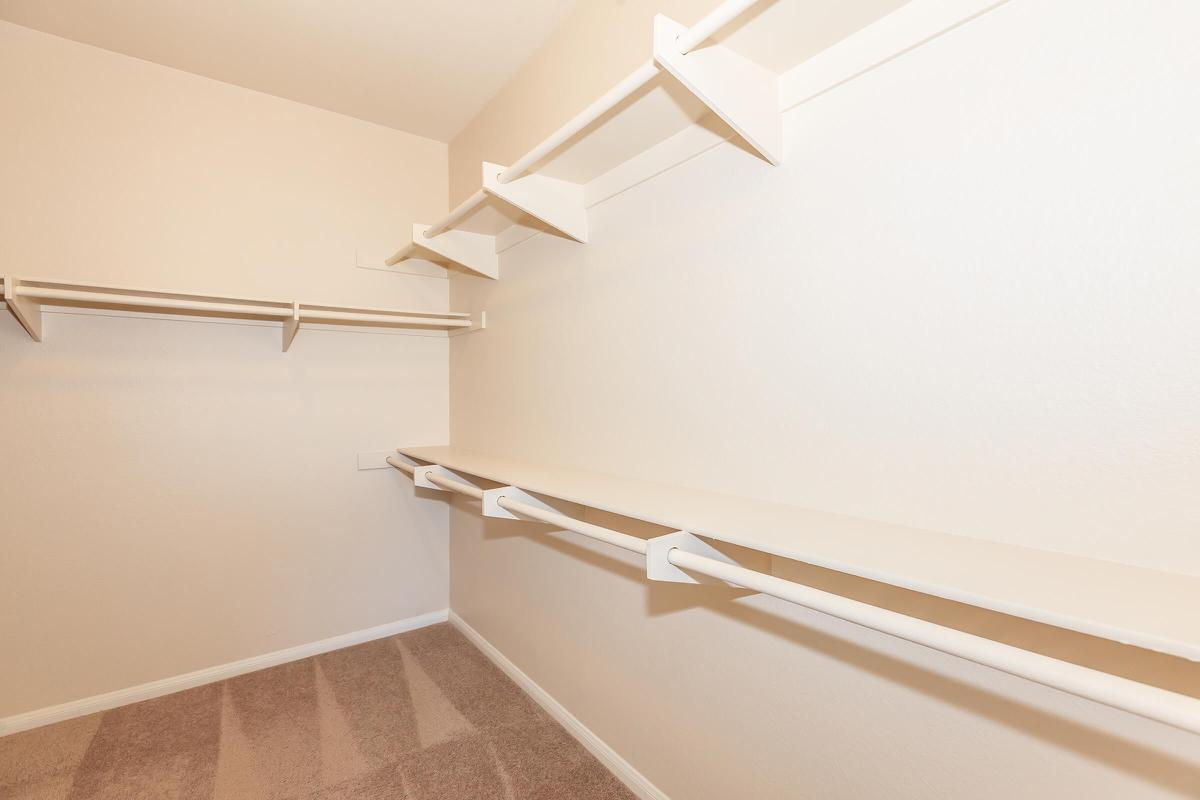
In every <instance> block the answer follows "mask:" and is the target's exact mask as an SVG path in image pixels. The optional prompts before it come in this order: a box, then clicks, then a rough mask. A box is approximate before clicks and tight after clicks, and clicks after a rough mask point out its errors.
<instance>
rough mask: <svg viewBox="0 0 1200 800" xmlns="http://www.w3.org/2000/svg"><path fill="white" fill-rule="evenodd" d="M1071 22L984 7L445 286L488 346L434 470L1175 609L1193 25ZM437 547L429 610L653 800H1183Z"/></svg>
mask: <svg viewBox="0 0 1200 800" xmlns="http://www.w3.org/2000/svg"><path fill="white" fill-rule="evenodd" d="M1101 6H1102V8H1096V7H1095V4H1093V3H1084V2H1082V0H1079V1H1078V2H1076V1H1075V0H1071V2H1063V3H1053V4H1046V3H1040V2H1036V0H1011V2H1009V3H1007V4H1004V5H1002V6H1000V7H999V8H998V9H996V10H994V11H992V12H990V13H988V14H985V15H983V16H982V17H980V18H978V19H975V20H973V21H971V22H970V23H968V24H966V25H964V26H962V27H960V28H957V29H955V30H953V31H951V32H950V33H948V34H947V35H945V36H943V37H941V38H938V39H936V40H934V41H932V42H929V43H926V44H924V45H923V46H921V47H918V48H917V49H915V50H913V51H912V52H909V53H906V54H904V55H903V56H901V57H899V58H897V59H895V60H893V61H890V62H888V63H887V64H885V65H883V66H882V67H880V68H878V69H876V70H874V71H872V72H870V73H868V74H867V75H865V76H862V77H860V78H858V79H856V80H853V81H850V82H849V83H846V84H844V85H841V86H839V87H837V88H836V89H834V90H833V91H830V92H828V93H826V94H824V95H822V96H820V97H818V98H817V99H815V100H813V101H811V102H809V103H807V104H805V105H802V106H799V107H798V108H796V109H795V110H793V111H791V112H789V113H788V114H787V115H786V116H785V126H786V140H787V142H786V144H787V151H786V163H785V164H784V166H782V167H779V168H772V167H769V166H767V165H765V164H763V163H762V162H761V161H759V160H757V159H756V158H755V157H753V156H752V155H750V154H748V153H747V152H746V151H745V150H743V149H740V148H738V147H735V146H733V145H722V146H719V147H717V148H715V149H713V150H710V151H708V152H706V153H705V154H703V155H702V156H700V157H698V158H696V159H694V160H692V161H690V162H688V163H686V164H684V165H682V166H680V167H678V168H676V169H673V170H671V171H670V172H667V173H665V174H663V175H660V176H658V177H657V178H655V179H653V180H650V181H648V182H646V183H643V184H641V185H639V186H637V187H635V188H633V189H631V190H629V191H627V192H625V193H623V194H621V195H619V196H617V197H615V198H613V199H610V200H608V201H606V202H604V203H602V204H600V205H598V206H596V207H593V208H592V209H591V212H590V226H591V240H590V241H589V243H588V244H587V245H586V246H580V245H576V244H573V243H570V242H567V241H565V240H562V239H559V238H555V237H552V236H545V235H543V236H538V237H535V238H534V239H531V240H529V241H528V242H526V243H524V244H521V245H519V246H517V247H516V248H513V249H512V250H510V251H508V252H507V253H506V254H505V256H504V259H503V262H502V267H501V280H500V281H498V282H488V281H483V280H478V279H472V278H466V277H463V278H457V277H456V278H455V279H453V280H452V282H451V285H452V296H453V298H454V304H455V305H456V306H458V307H464V308H486V309H487V311H488V319H489V329H488V331H487V335H486V336H480V337H465V338H463V339H458V340H455V341H454V342H453V344H452V347H451V405H452V414H451V431H452V436H451V440H452V442H453V444H454V445H455V446H458V447H463V448H467V449H475V450H479V451H482V452H488V453H496V454H500V455H506V456H511V457H515V458H525V459H530V460H534V461H538V462H542V463H548V464H554V463H562V464H570V465H574V466H581V467H586V468H591V469H595V470H601V471H608V472H614V473H621V474H624V475H627V476H630V477H634V478H641V479H645V480H659V481H667V482H672V483H678V484H683V485H688V486H694V487H699V488H707V489H713V490H718V491H726V492H732V493H736V494H743V495H748V496H755V497H761V498H765V499H772V500H782V501H786V502H792V503H795V504H798V505H806V506H813V507H817V508H823V509H827V510H831V511H839V512H843V513H849V514H853V515H857V516H862V517H869V518H877V519H882V520H887V521H890V522H895V523H902V524H909V525H915V526H919V527H926V528H933V529H939V530H944V531H949V532H952V533H957V534H961V535H965V536H975V537H982V538H988V539H995V540H999V541H1005V542H1012V543H1016V544H1023V545H1029V546H1034V547H1042V548H1045V549H1052V550H1060V551H1066V552H1072V553H1079V554H1084V555H1089V556H1093V557H1099V558H1104V559H1109V560H1116V561H1123V562H1127V563H1135V564H1139V565H1142V566H1149V567H1153V568H1158V569H1165V570H1174V571H1179V572H1185V573H1189V574H1193V575H1194V574H1200V546H1198V544H1197V540H1196V537H1195V531H1196V530H1197V529H1198V528H1200V506H1197V504H1196V502H1195V491H1194V487H1195V486H1196V485H1198V484H1200V455H1198V454H1200V429H1198V428H1197V425H1196V415H1195V409H1196V408H1197V407H1198V406H1200V372H1198V366H1197V365H1198V362H1197V359H1196V351H1195V346H1194V343H1195V342H1196V341H1200V328H1198V327H1197V317H1196V314H1195V308H1196V307H1197V304H1198V301H1200V277H1198V273H1197V272H1196V270H1195V269H1194V265H1195V264H1196V263H1197V262H1198V261H1200V250H1198V249H1197V243H1196V240H1195V238H1194V237H1189V236H1186V235H1184V234H1182V233H1181V232H1182V231H1188V230H1190V229H1191V228H1192V227H1194V225H1193V221H1194V219H1195V218H1196V215H1197V212H1200V206H1197V201H1196V198H1195V195H1194V193H1192V192H1190V191H1189V190H1188V189H1187V188H1186V187H1188V186H1191V185H1194V184H1196V183H1197V182H1198V181H1200V170H1198V167H1197V162H1196V159H1195V157H1194V142H1195V141H1196V139H1197V138H1198V137H1200V117H1197V115H1196V112H1195V109H1196V108H1197V107H1200V104H1197V102H1196V101H1197V100H1200V97H1197V94H1196V91H1197V90H1196V86H1198V85H1200V81H1197V80H1196V76H1197V75H1200V61H1198V60H1197V59H1198V56H1197V54H1196V51H1195V49H1194V48H1193V47H1192V46H1191V43H1190V41H1188V40H1187V38H1186V37H1177V36H1174V32H1175V31H1180V30H1189V29H1193V28H1194V27H1195V25H1197V24H1200V17H1198V16H1197V14H1198V12H1197V9H1196V8H1195V6H1194V4H1190V3H1183V2H1177V3H1162V4H1156V5H1155V6H1154V7H1153V9H1149V8H1143V7H1141V6H1139V7H1136V8H1135V7H1133V6H1131V5H1129V4H1125V3H1120V2H1117V1H1116V0H1113V1H1112V2H1105V3H1102V4H1101ZM632 30H634V31H640V30H641V29H640V28H633V29H632ZM524 80H526V81H527V84H522V83H520V82H518V83H515V84H513V85H511V86H510V87H508V89H507V90H506V92H508V93H509V95H511V96H512V97H514V98H518V97H519V98H523V100H520V101H516V100H514V102H528V103H531V104H539V103H542V102H544V100H543V99H539V98H542V97H543V95H542V93H543V92H544V89H543V87H542V85H541V84H540V83H538V81H537V80H534V79H532V78H529V77H528V76H526V77H525V78H524ZM569 105H571V106H572V107H571V108H562V109H543V112H542V113H544V114H546V115H547V116H548V117H550V116H553V117H555V119H556V120H557V121H561V120H562V119H565V118H566V116H567V115H569V114H570V113H572V112H573V110H574V108H573V106H574V103H570V104H569ZM555 110H558V112H559V113H557V114H555ZM485 113H491V112H485ZM1151 142H1152V144H1150V143H1151ZM1131 154H1135V155H1131ZM456 191H457V189H456ZM451 530H452V537H451V543H452V544H451V576H452V580H451V605H452V608H453V609H454V610H455V611H457V612H458V613H459V614H460V615H462V617H463V618H464V619H465V620H466V622H467V623H468V624H470V625H472V626H473V627H475V628H476V629H477V630H478V631H479V632H480V633H481V634H482V635H483V636H484V637H486V638H487V639H488V640H490V641H491V642H492V643H493V644H495V645H496V646H497V647H498V648H499V649H500V650H501V651H502V652H503V653H504V654H505V655H506V656H508V657H509V658H510V659H511V660H512V661H513V662H515V663H516V665H517V666H518V667H519V668H521V669H522V670H524V671H525V672H526V673H527V674H528V675H529V676H530V677H531V678H532V679H533V680H534V681H536V682H538V683H539V684H540V685H541V686H542V687H543V688H545V689H546V690H548V691H549V692H550V694H551V695H553V696H554V697H555V698H556V699H558V700H559V701H560V702H562V703H563V704H564V705H565V706H566V707H567V708H568V709H569V710H570V711H571V712H572V713H574V714H575V715H576V716H578V717H579V718H580V719H581V720H582V722H583V723H584V724H586V725H588V726H589V727H590V728H591V729H592V730H593V731H595V732H596V733H597V734H599V736H600V737H601V738H603V739H604V740H605V741H607V742H609V743H610V744H611V745H613V746H614V747H615V748H616V749H617V750H618V752H620V754H621V755H622V756H624V757H625V758H626V759H628V760H629V761H630V762H631V763H632V764H633V765H634V766H635V767H636V768H638V769H639V770H641V771H642V772H643V773H644V774H645V775H646V776H647V777H648V778H649V779H650V780H652V781H653V782H654V783H656V784H657V785H658V786H659V787H660V788H661V789H662V790H664V791H665V792H666V793H667V794H668V795H669V796H671V797H674V798H681V799H682V798H687V800H708V799H709V798H712V799H714V800H715V798H729V797H754V798H762V799H763V800H766V798H796V797H837V798H878V797H888V798H960V797H970V798H997V799H998V800H999V799H1000V798H1005V799H1007V798H1011V797H1037V798H1051V797H1081V796H1087V797H1096V798H1101V797H1102V798H1113V799H1114V800H1116V799H1117V798H1121V799H1122V800H1127V799H1128V798H1157V797H1194V796H1197V794H1196V787H1197V786H1200V757H1198V754H1200V747H1198V746H1197V745H1198V742H1200V740H1198V739H1197V738H1196V737H1195V736H1193V735H1188V734H1183V733H1181V732H1178V731H1175V730H1173V729H1169V728H1166V727H1164V726H1160V725H1156V724H1152V723H1149V722H1146V721H1144V720H1141V719H1138V718H1135V717H1132V716H1130V715H1127V714H1123V713H1121V712H1117V711H1114V710H1112V709H1108V708H1105V707H1102V706H1098V705H1095V704H1091V703H1087V702H1083V701H1079V700H1076V699H1074V698H1071V697H1068V696H1065V695H1063V694H1061V693H1058V692H1054V691H1051V690H1048V689H1044V688H1041V687H1038V686H1035V685H1032V684H1029V683H1027V682H1024V681H1020V680H1015V679H1011V678H1008V677H1006V676H1003V675H999V674H997V673H995V672H992V671H990V670H987V669H985V668H982V667H977V666H974V665H970V664H966V663H963V662H961V661H958V660H956V659H953V658H949V657H945V656H941V655H939V654H937V653H933V652H931V651H928V650H925V649H923V648H920V647H914V646H910V645H907V644H905V643H903V642H899V641H897V640H894V639H890V638H888V637H886V636H882V635H876V634H874V633H871V632H868V631H864V630H861V629H858V628H856V627H854V626H852V625H848V624H842V623H839V622H837V621H835V620H831V619H829V618H826V617H822V616H820V615H817V614H811V613H807V612H805V611H803V610H802V609H799V608H796V607H792V606H789V605H787V604H786V603H783V602H777V601H774V600H771V599H770V598H762V597H758V598H747V599H740V600H734V599H733V598H731V597H730V596H729V595H728V594H724V593H720V592H716V591H708V590H698V589H690V588H686V587H685V588H683V589H680V588H672V587H663V586H649V585H647V584H646V583H645V581H644V580H643V579H642V577H641V568H640V567H639V566H638V564H637V563H635V562H634V561H633V560H630V559H628V558H625V557H624V556H623V555H622V554H620V553H616V554H614V552H613V551H612V550H611V549H609V548H604V547H602V546H599V545H595V546H594V545H590V544H587V543H586V542H583V541H581V540H579V539H577V538H575V537H573V536H569V535H559V536H549V535H547V529H545V528H543V527H540V526H534V525H530V524H525V523H505V522H503V521H497V520H489V521H488V522H486V523H485V522H483V521H482V520H481V519H480V518H479V515H478V510H477V508H476V507H475V505H474V504H472V503H470V502H466V501H463V500H461V499H460V500H457V501H456V506H455V508H454V510H453V511H452V514H451ZM777 569H778V570H779V571H780V572H782V573H784V574H790V573H791V572H792V571H793V570H796V569H797V567H796V566H795V565H792V564H788V563H781V564H779V565H778V566H777ZM806 577H810V578H811V576H806ZM1016 577H1017V576H1014V579H1015V578H1016ZM825 580H826V581H827V585H831V586H833V587H834V588H838V589H839V590H841V591H845V592H847V593H850V594H856V593H858V594H860V595H863V594H865V596H867V597H869V598H870V599H871V601H872V602H877V603H880V604H882V605H885V606H889V607H898V608H905V607H906V603H909V600H906V599H905V597H904V596H902V595H901V594H899V593H896V592H888V591H884V590H882V589H879V588H876V587H870V586H869V585H868V586H866V587H865V588H864V587H863V586H862V585H855V584H853V583H850V582H846V581H841V582H839V581H836V580H831V579H829V578H828V577H827V576H826V578H825ZM1114 591H1119V588H1118V587H1114ZM1182 601H1183V599H1182V598H1181V602H1182ZM928 613H929V615H930V616H931V617H934V618H937V619H940V620H943V621H949V622H951V623H952V624H956V625H959V626H961V627H965V628H967V629H969V630H975V631H979V632H983V633H985V634H987V635H991V636H996V637H997V638H1001V639H1004V640H1016V641H1020V642H1022V643H1027V642H1030V641H1040V643H1041V648H1042V649H1047V648H1048V649H1050V650H1051V651H1052V652H1055V653H1056V654H1059V655H1065V656H1067V657H1071V658H1075V659H1077V660H1080V661H1082V662H1083V663H1088V664H1093V665H1096V666H1102V667H1105V668H1114V666H1119V667H1120V668H1121V669H1123V670H1125V671H1126V673H1127V674H1132V675H1134V676H1135V677H1139V678H1143V679H1147V680H1152V681H1160V682H1161V681H1164V680H1165V681H1167V682H1168V683H1170V684H1171V685H1172V686H1174V687H1175V688H1179V689H1182V690H1185V691H1189V692H1192V693H1196V690H1195V687H1196V685H1197V683H1196V681H1197V672H1196V665H1195V664H1191V663H1186V662H1179V661H1172V660H1168V661H1157V660H1155V661H1154V662H1153V663H1143V662H1142V661H1140V660H1139V659H1138V658H1137V657H1135V656H1133V655H1131V654H1128V653H1125V652H1123V650H1122V649H1121V648H1117V649H1116V650H1115V651H1113V650H1111V649H1109V650H1106V652H1099V651H1098V650H1097V646H1096V645H1095V643H1092V642H1088V641H1086V640H1084V639H1080V638H1075V637H1070V636H1065V635H1062V634H1059V633H1055V632H1050V633H1047V632H1045V631H1039V630H1038V629H1037V628H1036V627H1035V626H1032V625H1028V624H1017V623H1012V622H1007V621H1005V620H1003V619H1001V618H998V617H995V616H985V615H979V614H975V613H971V612H969V610H964V609H961V608H959V607H957V606H953V605H951V604H946V605H944V606H936V604H935V607H933V608H931V609H929V610H928ZM1100 649H1101V650H1103V649H1104V648H1100ZM1172 676H1173V677H1172ZM1171 681H1173V683H1171Z"/></svg>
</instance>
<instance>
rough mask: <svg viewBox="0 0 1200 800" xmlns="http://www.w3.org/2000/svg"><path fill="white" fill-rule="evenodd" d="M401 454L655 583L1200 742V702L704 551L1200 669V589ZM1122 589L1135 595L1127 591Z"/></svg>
mask: <svg viewBox="0 0 1200 800" xmlns="http://www.w3.org/2000/svg"><path fill="white" fill-rule="evenodd" d="M398 452H399V453H400V454H401V456H399V457H392V458H388V459H387V463H389V464H390V465H391V466H393V467H395V468H396V469H398V470H400V471H402V472H404V473H406V474H407V475H409V476H410V477H412V479H413V482H414V484H415V485H417V486H421V487H424V488H427V489H436V490H440V491H446V492H456V493H459V494H463V495H466V496H468V497H471V498H474V499H477V500H480V501H481V512H482V514H483V515H484V516H487V517H501V518H506V519H526V520H534V521H538V522H544V523H547V524H549V525H551V526H554V527H556V528H558V529H561V530H566V531H572V532H574V533H578V534H581V535H583V536H587V537H589V538H592V539H596V540H598V541H603V542H606V543H608V544H611V545H613V546H615V547H619V548H622V549H624V550H628V551H630V552H634V553H638V554H640V555H643V556H645V557H646V570H647V577H648V578H649V579H651V580H660V581H671V582H693V583H694V582H703V581H701V580H698V579H697V577H696V576H701V577H702V578H705V579H708V580H716V581H721V582H724V583H727V584H730V585H733V586H737V587H742V588H745V589H749V590H751V591H755V592H760V593H763V594H767V595H771V596H773V597H777V598H780V599H783V600H786V601H788V602H792V603H797V604H799V605H802V606H805V607H807V608H811V609H814V610H817V611H820V612H822V613H826V614H829V615H832V616H835V617H838V618H840V619H843V620H847V621H850V622H853V623H855V624H858V625H862V626H864V627H867V628H871V629H873V630H876V631H881V632H883V633H887V634H889V635H892V636H897V637H900V638H902V639H906V640H908V641H910V642H915V643H917V644H920V645H923V646H926V647H930V648H933V649H935V650H940V651H942V652H945V653H949V654H951V655H955V656H958V657H961V658H965V659H968V660H970V661H974V662H976V663H979V664H983V665H985V666H988V667H992V668H994V669H997V670H1000V671H1003V672H1007V673H1009V674H1011V675H1016V676H1019V677H1022V678H1026V679H1028V680H1031V681H1034V682H1037V683H1040V684H1042V685H1045V686H1049V687H1052V688H1055V689H1059V690H1061V691H1065V692H1068V693H1071V694H1074V695H1076V696H1079V697H1084V698H1087V699H1089V700H1093V701H1095V702H1099V703H1103V704H1105V705H1109V706H1112V707H1114V708H1119V709H1122V710H1124V711H1128V712H1130V713H1133V714H1138V715H1140V716H1143V717H1146V718H1148V719H1153V720H1156V721H1159V722H1162V723H1165V724H1167V725H1172V726H1174V727H1177V728H1181V729H1183V730H1187V731H1191V732H1194V733H1200V699H1198V698H1195V697H1190V696H1188V695H1184V694H1180V693H1178V692H1173V691H1169V690H1167V689H1163V688H1160V687H1158V686H1153V685H1151V684H1147V683H1142V682H1139V681H1137V680H1133V679H1131V678H1127V677H1122V676H1119V675H1114V674H1111V673H1108V672H1105V671H1102V670H1098V669H1093V668H1091V667H1086V666H1083V665H1082V664H1076V663H1072V662H1069V661H1064V660H1062V659H1058V658H1053V657H1050V656H1047V655H1043V654H1041V653H1037V652H1033V651H1031V650H1026V649H1023V648H1020V647H1015V646H1012V645H1009V644H1006V643H1003V642H999V641H995V640H993V639H989V638H987V637H984V636H978V635H975V634H972V633H967V632H965V631H962V630H958V629H957V628H952V627H947V626H945V625H939V624H936V623H934V622H930V621H927V620H924V619H919V618H916V617H912V616H908V615H905V614H901V613H898V612H895V611H891V610H889V609H886V608H882V607H879V606H875V605H870V604H868V603H863V602H860V601H857V600H854V599H851V598H848V597H844V596H842V595H838V594H834V593H832V592H826V591H823V590H820V589H816V588H814V587H811V586H807V585H805V584H803V583H798V582H795V581H789V580H784V579H782V578H779V577H776V576H775V575H772V574H769V572H770V570H768V571H766V572H764V571H761V570H760V569H758V568H755V567H751V566H750V561H749V556H747V557H745V559H744V560H743V561H742V563H738V562H735V561H734V560H733V559H731V558H730V557H729V556H727V555H726V554H724V553H721V552H720V551H718V550H717V549H716V548H714V547H712V545H710V544H709V543H708V542H707V541H704V540H705V539H707V540H710V541H714V542H727V543H730V544H736V545H739V546H740V547H743V548H748V549H749V550H752V551H757V553H756V555H761V554H768V555H771V556H779V557H782V558H787V559H791V560H794V561H800V562H804V563H808V564H814V565H817V566H821V567H825V568H827V569H832V570H836V571H839V572H844V573H847V574H850V575H857V576H860V577H864V578H868V579H870V580H874V581H878V582H881V583H887V584H891V585H893V586H899V587H903V588H905V589H910V590H912V591H917V592H922V593H924V594H928V595H933V596H936V597H943V598H947V599H950V600H954V601H957V602H960V603H965V604H968V605H972V606H976V607H979V608H985V609H989V610H992V611H998V612H1001V613H1004V614H1009V615H1011V616H1014V617H1020V618H1024V619H1028V620H1033V621H1036V622H1041V623H1043V624H1047V625H1054V626H1057V627H1060V628H1065V629H1067V630H1073V631H1078V632H1081V633H1086V634H1088V635H1091V636H1097V637H1101V638H1105V639H1109V640H1112V641H1115V642H1119V643H1121V644H1125V645H1131V646H1134V647H1140V648H1144V649H1147V650H1152V651H1157V652H1161V653H1166V654H1169V655H1172V656H1176V657H1179V658H1184V659H1188V660H1191V661H1200V617H1198V616H1197V615H1196V614H1195V613H1194V609H1195V607H1196V601H1197V600H1200V578H1197V577H1195V576H1190V575H1182V574H1175V573H1167V572H1161V571H1157V570H1151V569H1145V568H1141V567H1133V566H1128V565H1124V564H1116V563H1110V562H1105V561H1098V560H1095V559H1090V558H1084V557H1080V556H1072V555H1067V554H1063V553H1054V552H1048V551H1042V550H1035V549H1032V548H1027V547H1018V546H1015V545H1007V544H1003V543H999V542H992V541H986V540H981V539H971V538H967V537H963V536H954V535H951V534H945V533H939V532H936V531H925V530H919V529H915V528H907V527H904V526H900V525H891V524H887V523H882V522H876V521H872V520H863V519H857V518H853V517H846V516H842V515H837V514H830V513H825V512H820V511H813V510H810V509H804V508H799V507H796V506H790V505H785V504H781V503H772V502H767V501H761V500H754V499H751V498H745V497H737V496H733V495H725V494H718V493H714V492H705V491H698V490H693V489H687V488H683V487H678V486H670V485H666V484H658V483H649V482H644V481H635V480H630V479H627V478H622V477H620V476H615V475H604V474H601V473H595V472H590V471H586V470H579V469H572V468H565V467H553V466H548V465H541V464H534V463H530V462H526V461H518V460H515V459H509V458H501V457H497V456H491V455H487V454H483V453H477V452H472V451H467V450H461V449H458V448H454V447H415V448H401V449H400V450H399V451H398ZM481 484H482V485H481ZM488 484H499V485H498V486H496V487H495V488H485V487H487V485H488ZM556 503H559V504H560V505H561V504H562V503H570V504H575V505H581V506H586V507H588V508H594V509H598V510H601V511H606V512H609V513H611V514H617V515H619V516H623V517H629V518H631V519H637V520H643V521H646V522H651V523H654V524H656V525H661V526H665V527H667V528H668V529H673V530H674V531H675V532H674V533H668V534H666V535H664V536H660V537H657V538H651V539H645V538H641V537H637V536H632V535H630V534H627V533H623V532H621V531H618V530H613V529H610V528H605V527H602V526H600V525H595V524H593V523H590V522H585V521H583V520H580V519H576V518H574V517H571V516H569V515H568V514H566V513H563V512H562V511H560V510H558V509H556V508H555V504H556ZM1113 586H1121V587H1122V591H1121V592H1119V593H1114V592H1112V591H1111V587H1113Z"/></svg>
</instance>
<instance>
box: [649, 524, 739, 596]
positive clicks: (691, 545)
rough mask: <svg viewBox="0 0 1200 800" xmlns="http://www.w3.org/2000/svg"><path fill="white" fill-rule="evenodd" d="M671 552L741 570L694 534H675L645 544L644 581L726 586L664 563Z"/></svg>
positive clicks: (656, 538) (730, 559)
mask: <svg viewBox="0 0 1200 800" xmlns="http://www.w3.org/2000/svg"><path fill="white" fill-rule="evenodd" d="M671 550H683V551H684V552H685V553H693V554H695V555H698V556H704V557H705V558H711V559H714V560H716V561H723V562H724V563H726V564H732V565H734V566H741V565H740V564H739V563H738V562H737V561H735V560H734V559H732V558H730V557H729V556H727V555H725V554H724V553H722V552H721V551H720V550H718V549H717V548H715V547H713V546H712V545H711V544H709V543H708V542H706V541H704V540H703V539H701V538H700V537H699V536H696V535H695V534H694V533H689V532H688V531H675V532H674V533H668V534H666V535H664V536H656V537H655V538H653V539H647V540H646V577H647V578H649V579H650V580H652V581H666V582H667V583H707V584H711V583H719V584H724V583H725V582H724V581H717V580H714V579H710V578H697V577H696V576H694V575H691V574H689V573H687V572H684V571H683V570H681V569H680V568H679V567H677V566H675V565H674V564H672V563H671V562H670V561H668V560H667V554H668V553H670V552H671Z"/></svg>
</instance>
